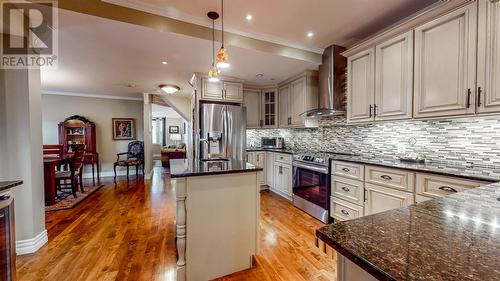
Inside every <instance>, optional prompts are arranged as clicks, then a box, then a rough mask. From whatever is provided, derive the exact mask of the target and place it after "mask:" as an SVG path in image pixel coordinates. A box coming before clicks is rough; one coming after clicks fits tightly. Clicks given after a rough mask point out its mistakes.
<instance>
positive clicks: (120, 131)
mask: <svg viewBox="0 0 500 281" xmlns="http://www.w3.org/2000/svg"><path fill="white" fill-rule="evenodd" d="M113 140H135V119H134V118H113Z"/></svg>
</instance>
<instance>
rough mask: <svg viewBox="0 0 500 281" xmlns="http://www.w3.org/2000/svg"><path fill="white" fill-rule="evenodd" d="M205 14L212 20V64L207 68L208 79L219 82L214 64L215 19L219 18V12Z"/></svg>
mask: <svg viewBox="0 0 500 281" xmlns="http://www.w3.org/2000/svg"><path fill="white" fill-rule="evenodd" d="M207 16H208V17H209V18H210V19H211V20H212V65H211V66H210V69H209V70H208V81H210V82H219V70H218V69H217V67H216V66H215V20H216V19H218V18H219V14H217V13H216V12H208V14H207Z"/></svg>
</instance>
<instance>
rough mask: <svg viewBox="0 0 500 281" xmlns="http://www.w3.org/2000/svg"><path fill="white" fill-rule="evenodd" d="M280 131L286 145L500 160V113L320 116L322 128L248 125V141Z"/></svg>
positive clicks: (458, 159) (483, 161)
mask: <svg viewBox="0 0 500 281" xmlns="http://www.w3.org/2000/svg"><path fill="white" fill-rule="evenodd" d="M263 136H274V137H278V136H281V137H283V138H284V139H285V145H286V146H287V148H292V149H297V150H312V151H334V152H348V153H355V154H361V155H367V156H382V157H396V156H398V155H402V154H404V153H409V152H416V153H418V154H420V155H422V156H424V157H425V158H426V159H427V160H431V161H452V162H460V163H470V164H479V165H500V116H488V117H467V118H454V119H440V120H408V121H393V122H380V123H373V124H363V125H347V124H346V122H345V118H341V117H337V118H331V119H322V120H320V127H319V128H314V129H311V128H304V129H248V130H247V145H248V146H252V147H257V146H259V145H260V138H261V137H263Z"/></svg>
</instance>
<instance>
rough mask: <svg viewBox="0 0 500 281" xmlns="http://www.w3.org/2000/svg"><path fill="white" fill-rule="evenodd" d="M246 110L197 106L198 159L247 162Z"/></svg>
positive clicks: (204, 104) (209, 104) (214, 105)
mask: <svg viewBox="0 0 500 281" xmlns="http://www.w3.org/2000/svg"><path fill="white" fill-rule="evenodd" d="M246 119H247V113H246V108H245V107H242V106H236V105H226V104H212V103H203V104H201V105H200V136H199V140H200V141H199V147H200V154H199V155H200V158H201V159H228V158H233V159H236V160H241V161H243V160H246V124H247V120H246Z"/></svg>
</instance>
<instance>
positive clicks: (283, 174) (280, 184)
mask: <svg viewBox="0 0 500 281" xmlns="http://www.w3.org/2000/svg"><path fill="white" fill-rule="evenodd" d="M271 190H274V191H277V192H278V193H279V194H281V195H284V196H285V198H287V199H289V200H290V199H291V198H292V166H290V165H285V164H282V163H279V162H275V163H274V187H273V188H272V189H271Z"/></svg>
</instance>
